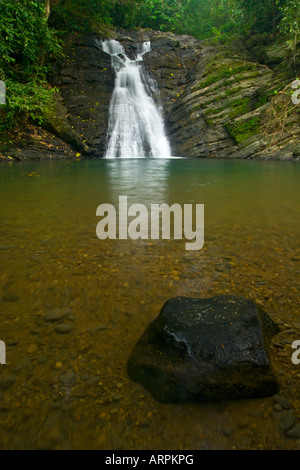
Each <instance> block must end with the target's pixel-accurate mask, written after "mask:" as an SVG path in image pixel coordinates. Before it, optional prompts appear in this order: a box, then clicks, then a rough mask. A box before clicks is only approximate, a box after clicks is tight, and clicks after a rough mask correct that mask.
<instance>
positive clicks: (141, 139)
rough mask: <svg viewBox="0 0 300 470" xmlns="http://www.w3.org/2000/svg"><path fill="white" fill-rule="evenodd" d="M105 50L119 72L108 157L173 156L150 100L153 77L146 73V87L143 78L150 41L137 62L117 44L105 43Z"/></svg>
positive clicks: (144, 46)
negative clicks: (142, 67) (143, 61)
mask: <svg viewBox="0 0 300 470" xmlns="http://www.w3.org/2000/svg"><path fill="white" fill-rule="evenodd" d="M102 48H103V51H104V52H106V53H107V54H110V55H111V58H112V66H113V68H114V70H115V72H116V80H115V86H114V91H113V95H112V98H111V102H110V107H109V123H108V144H107V150H106V153H105V158H144V157H149V156H150V157H154V158H159V157H162V158H168V157H170V156H171V149H170V144H169V141H168V139H167V137H166V134H165V129H164V121H163V117H162V114H161V112H160V110H159V109H158V108H157V106H156V104H155V103H154V101H153V99H152V98H151V85H152V83H147V81H148V82H149V81H150V78H149V77H147V75H145V74H144V75H143V77H144V80H146V83H145V84H144V83H143V80H142V75H141V63H142V60H143V56H144V54H146V53H147V52H149V51H150V50H151V44H150V42H145V43H143V44H142V45H141V46H140V51H139V52H138V54H137V56H136V58H135V59H134V60H131V59H129V57H127V55H126V53H125V50H124V48H123V46H122V45H121V44H120V43H119V42H118V41H115V40H107V41H104V42H103V43H102Z"/></svg>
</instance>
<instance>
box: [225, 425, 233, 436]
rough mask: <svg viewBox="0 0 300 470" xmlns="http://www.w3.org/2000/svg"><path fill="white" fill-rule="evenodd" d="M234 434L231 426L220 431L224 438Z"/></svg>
mask: <svg viewBox="0 0 300 470" xmlns="http://www.w3.org/2000/svg"><path fill="white" fill-rule="evenodd" d="M234 432H235V429H234V428H233V427H232V426H225V427H224V428H223V429H222V433H223V436H225V437H230V436H232V434H234Z"/></svg>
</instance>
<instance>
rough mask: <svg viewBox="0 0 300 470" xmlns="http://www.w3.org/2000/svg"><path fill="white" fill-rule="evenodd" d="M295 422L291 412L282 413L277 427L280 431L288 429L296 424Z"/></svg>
mask: <svg viewBox="0 0 300 470" xmlns="http://www.w3.org/2000/svg"><path fill="white" fill-rule="evenodd" d="M296 422H297V419H296V417H295V416H294V415H293V414H292V413H291V412H287V413H285V414H284V415H283V417H282V419H281V421H280V425H279V428H280V429H281V431H288V430H289V429H291V428H292V427H293V426H294V425H295V424H296Z"/></svg>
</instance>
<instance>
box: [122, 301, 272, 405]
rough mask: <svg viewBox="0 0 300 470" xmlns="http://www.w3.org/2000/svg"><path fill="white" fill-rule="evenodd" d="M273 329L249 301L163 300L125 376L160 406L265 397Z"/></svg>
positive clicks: (269, 391)
mask: <svg viewBox="0 0 300 470" xmlns="http://www.w3.org/2000/svg"><path fill="white" fill-rule="evenodd" d="M277 333H279V328H278V327H277V325H276V324H275V323H274V322H273V321H272V320H271V318H270V317H269V316H268V315H267V314H266V313H265V312H264V311H263V310H262V308H261V307H260V306H259V305H257V304H256V303H255V302H254V301H252V300H248V299H245V298H242V297H236V296H231V295H225V296H217V297H212V298H208V299H193V298H187V297H175V298H172V299H170V300H168V301H167V302H166V303H165V305H164V306H163V308H162V310H161V312H160V314H159V315H158V317H157V318H156V319H155V320H154V321H153V322H152V324H151V325H150V326H149V327H148V328H147V329H146V331H145V333H144V334H143V335H142V337H141V338H140V340H139V341H138V343H137V344H136V346H135V348H134V349H133V351H132V353H131V355H130V358H129V361H128V366H127V370H128V375H129V377H130V378H131V379H132V380H133V381H135V382H138V383H140V384H141V385H143V387H145V388H146V389H147V390H149V391H150V393H151V394H152V395H153V397H154V398H155V399H156V400H158V401H159V402H162V403H176V402H189V401H208V400H212V401H219V400H226V399H239V398H254V397H264V396H270V395H273V394H274V393H276V392H277V390H278V387H277V383H276V380H275V377H274V374H273V370H272V367H271V364H270V360H269V357H268V353H267V348H268V345H269V341H270V339H271V338H272V337H273V336H274V335H276V334H277Z"/></svg>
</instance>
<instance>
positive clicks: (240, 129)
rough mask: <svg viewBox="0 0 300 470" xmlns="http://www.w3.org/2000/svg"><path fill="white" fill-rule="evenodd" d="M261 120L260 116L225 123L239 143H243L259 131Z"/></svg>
mask: <svg viewBox="0 0 300 470" xmlns="http://www.w3.org/2000/svg"><path fill="white" fill-rule="evenodd" d="M259 125H260V121H259V118H258V117H253V118H251V119H248V120H247V121H240V122H235V123H233V124H232V123H228V124H226V125H225V127H226V129H227V131H228V133H229V134H230V135H231V137H233V138H234V139H235V141H236V143H237V144H241V143H242V142H244V141H245V140H247V139H248V137H251V136H252V135H256V134H258V133H259Z"/></svg>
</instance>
